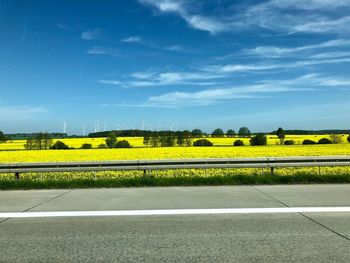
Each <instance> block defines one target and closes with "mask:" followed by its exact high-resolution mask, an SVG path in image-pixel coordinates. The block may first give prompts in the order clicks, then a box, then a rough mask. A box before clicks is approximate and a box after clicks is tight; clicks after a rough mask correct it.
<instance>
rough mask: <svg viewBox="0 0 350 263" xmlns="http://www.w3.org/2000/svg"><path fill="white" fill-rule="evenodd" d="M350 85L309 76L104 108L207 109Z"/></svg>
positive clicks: (343, 80) (345, 80) (181, 93)
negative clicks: (219, 105) (247, 100)
mask: <svg viewBox="0 0 350 263" xmlns="http://www.w3.org/2000/svg"><path fill="white" fill-rule="evenodd" d="M349 85H350V79H349V78H345V77H338V76H322V75H320V74H307V75H303V76H299V77H296V78H294V79H282V80H275V79H273V80H262V81H257V82H254V83H252V84H251V85H243V86H236V87H235V86H228V87H224V88H218V87H215V88H214V87H212V88H208V89H204V90H201V91H194V92H187V91H176V92H166V93H163V94H160V95H157V96H151V97H149V98H148V99H147V100H146V101H144V102H139V103H119V104H105V105H103V106H105V107H112V106H113V107H159V108H182V107H195V106H208V105H214V104H217V103H225V102H229V101H233V100H246V99H268V98H272V97H276V96H279V94H281V93H288V92H298V93H300V92H305V91H309V92H310V91H317V92H319V91H320V89H322V88H323V89H324V88H334V87H337V88H338V89H339V90H342V89H344V88H346V87H347V86H349Z"/></svg>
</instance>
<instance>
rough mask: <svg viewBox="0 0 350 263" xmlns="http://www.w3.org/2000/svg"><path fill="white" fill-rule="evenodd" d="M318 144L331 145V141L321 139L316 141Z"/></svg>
mask: <svg viewBox="0 0 350 263" xmlns="http://www.w3.org/2000/svg"><path fill="white" fill-rule="evenodd" d="M318 144H332V140H330V139H328V138H322V139H319V140H318Z"/></svg>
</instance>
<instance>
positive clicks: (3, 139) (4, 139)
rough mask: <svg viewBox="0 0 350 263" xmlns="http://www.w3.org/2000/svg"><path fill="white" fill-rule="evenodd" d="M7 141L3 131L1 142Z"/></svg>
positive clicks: (0, 133)
mask: <svg viewBox="0 0 350 263" xmlns="http://www.w3.org/2000/svg"><path fill="white" fill-rule="evenodd" d="M6 141H7V138H6V136H5V134H4V133H3V132H2V131H0V142H6Z"/></svg>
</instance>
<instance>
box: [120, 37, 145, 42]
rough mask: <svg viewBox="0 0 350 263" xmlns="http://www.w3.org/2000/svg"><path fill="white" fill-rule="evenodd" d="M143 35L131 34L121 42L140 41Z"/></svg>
mask: <svg viewBox="0 0 350 263" xmlns="http://www.w3.org/2000/svg"><path fill="white" fill-rule="evenodd" d="M141 40H142V39H141V37H138V36H129V37H127V38H123V39H122V40H120V41H121V42H124V43H139V42H141Z"/></svg>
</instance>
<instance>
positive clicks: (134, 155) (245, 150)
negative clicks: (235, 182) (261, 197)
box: [0, 143, 350, 182]
mask: <svg viewBox="0 0 350 263" xmlns="http://www.w3.org/2000/svg"><path fill="white" fill-rule="evenodd" d="M349 154H350V144H345V143H344V144H331V145H293V146H280V145H269V146H243V147H233V146H226V147H225V146H223V147H159V148H129V149H88V150H82V149H73V150H41V151H40V150H31V151H27V150H21V151H0V163H15V162H63V161H99V160H136V159H174V158H239V157H271V156H276V157H278V156H327V155H349ZM264 172H265V173H266V172H269V171H268V170H266V169H265V170H263V169H207V170H198V169H186V170H166V171H153V172H152V175H153V176H157V177H176V176H185V177H187V176H188V177H191V176H201V177H208V176H217V175H219V176H226V175H230V176H232V175H246V176H249V175H254V174H261V173H264ZM319 172H320V171H319V170H318V168H317V167H315V168H281V169H276V174H279V175H290V174H300V173H302V174H318V173H319ZM349 173H350V168H349V167H323V168H322V174H336V175H339V174H349ZM142 175H143V174H142V171H122V172H115V171H106V172H81V173H78V172H77V173H68V172H66V173H46V174H45V173H40V174H35V173H32V174H23V175H22V178H26V179H29V180H32V181H37V180H39V181H45V180H58V181H62V180H63V181H67V182H69V181H70V180H72V179H73V178H74V179H93V180H95V179H97V178H108V179H111V178H125V177H142ZM0 179H1V180H13V174H0Z"/></svg>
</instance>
